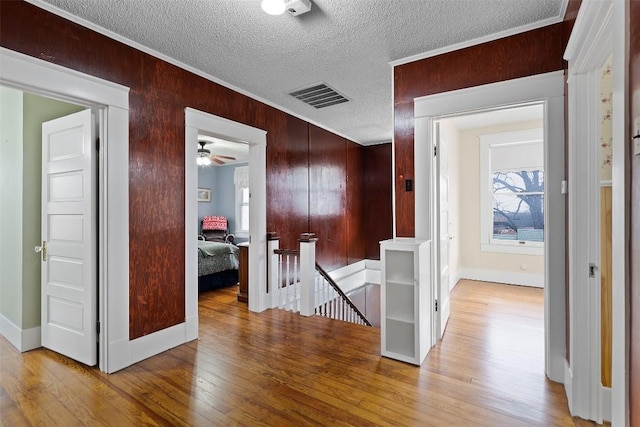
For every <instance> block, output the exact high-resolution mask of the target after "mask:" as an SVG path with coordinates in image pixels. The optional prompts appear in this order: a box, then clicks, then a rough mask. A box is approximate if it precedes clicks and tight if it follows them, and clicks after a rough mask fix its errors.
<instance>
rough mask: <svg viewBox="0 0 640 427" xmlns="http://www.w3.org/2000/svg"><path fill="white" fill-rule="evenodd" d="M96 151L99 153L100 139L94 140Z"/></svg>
mask: <svg viewBox="0 0 640 427" xmlns="http://www.w3.org/2000/svg"><path fill="white" fill-rule="evenodd" d="M96 151H100V138H96Z"/></svg>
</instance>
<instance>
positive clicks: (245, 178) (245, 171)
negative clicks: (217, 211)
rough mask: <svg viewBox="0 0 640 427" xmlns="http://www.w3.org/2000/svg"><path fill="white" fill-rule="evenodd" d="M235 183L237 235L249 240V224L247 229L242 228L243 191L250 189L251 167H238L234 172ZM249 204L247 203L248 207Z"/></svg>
mask: <svg viewBox="0 0 640 427" xmlns="http://www.w3.org/2000/svg"><path fill="white" fill-rule="evenodd" d="M233 183H234V184H235V186H236V200H235V206H236V224H235V226H236V230H235V235H236V236H237V237H243V238H247V237H249V224H247V227H246V228H241V225H243V224H241V223H242V221H241V218H242V189H243V188H247V189H248V188H249V166H240V167H237V168H236V170H235V171H234V172H233ZM249 200H251V194H249ZM248 204H249V203H247V205H248Z"/></svg>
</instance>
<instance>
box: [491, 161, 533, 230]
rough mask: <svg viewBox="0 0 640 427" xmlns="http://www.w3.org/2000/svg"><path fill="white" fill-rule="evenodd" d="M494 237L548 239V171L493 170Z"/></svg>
mask: <svg viewBox="0 0 640 427" xmlns="http://www.w3.org/2000/svg"><path fill="white" fill-rule="evenodd" d="M492 178H493V203H492V205H493V206H492V208H493V238H494V239H500V240H517V241H525V242H526V241H531V242H542V241H544V171H542V170H533V171H519V172H515V171H508V172H493V176H492Z"/></svg>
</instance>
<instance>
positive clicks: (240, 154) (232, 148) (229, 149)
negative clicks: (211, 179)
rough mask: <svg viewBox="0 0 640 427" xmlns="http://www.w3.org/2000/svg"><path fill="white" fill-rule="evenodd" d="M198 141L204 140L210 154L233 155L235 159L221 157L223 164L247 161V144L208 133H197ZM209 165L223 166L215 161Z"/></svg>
mask: <svg viewBox="0 0 640 427" xmlns="http://www.w3.org/2000/svg"><path fill="white" fill-rule="evenodd" d="M198 141H205V142H206V144H205V146H204V148H206V149H207V150H209V151H211V154H212V155H218V156H229V157H235V160H231V159H223V160H224V162H225V165H233V164H237V163H246V162H248V161H249V144H243V143H241V142H231V141H226V140H224V139H220V138H214V137H212V136H208V135H198ZM211 166H224V165H219V164H217V163H215V162H212V163H211Z"/></svg>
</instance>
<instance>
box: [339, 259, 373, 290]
mask: <svg viewBox="0 0 640 427" xmlns="http://www.w3.org/2000/svg"><path fill="white" fill-rule="evenodd" d="M329 276H331V278H332V279H333V280H335V282H336V283H337V284H338V286H339V287H340V289H342V291H343V292H345V293H347V292H349V291H352V290H353V289H355V288H358V287H360V286H362V285H364V284H365V283H377V284H380V261H378V260H368V259H367V260H362V261H358V262H355V263H353V264H349V265H347V266H345V267H341V268H338V269H335V270H333V271H330V272H329Z"/></svg>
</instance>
